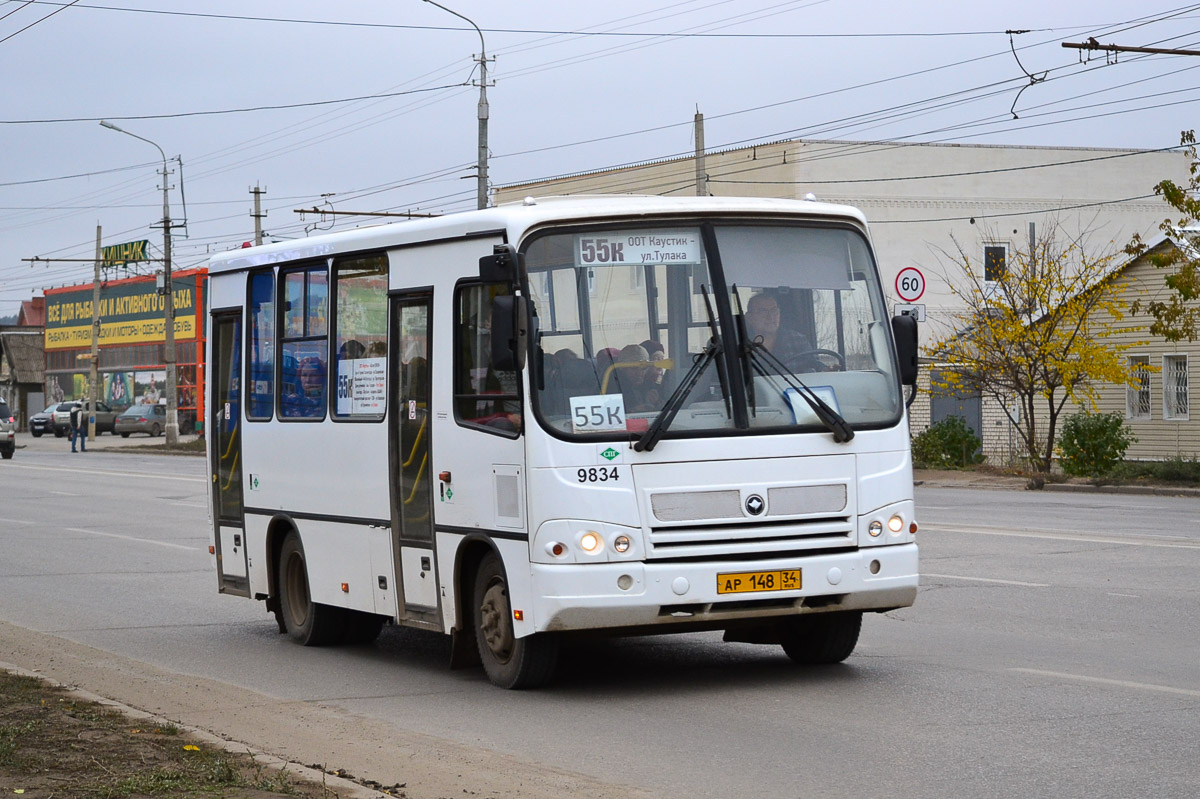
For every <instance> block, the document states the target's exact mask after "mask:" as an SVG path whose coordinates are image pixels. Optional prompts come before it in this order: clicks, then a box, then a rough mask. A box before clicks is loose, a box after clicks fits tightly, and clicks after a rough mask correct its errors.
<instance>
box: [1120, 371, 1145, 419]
mask: <svg viewBox="0 0 1200 799" xmlns="http://www.w3.org/2000/svg"><path fill="white" fill-rule="evenodd" d="M1129 370H1130V371H1131V372H1133V376H1134V381H1135V382H1134V384H1133V385H1131V386H1127V387H1126V388H1125V418H1126V419H1149V418H1150V356H1149V355H1131V356H1129Z"/></svg>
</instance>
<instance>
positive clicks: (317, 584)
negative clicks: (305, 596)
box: [297, 519, 375, 613]
mask: <svg viewBox="0 0 1200 799" xmlns="http://www.w3.org/2000/svg"><path fill="white" fill-rule="evenodd" d="M297 526H298V527H299V528H300V540H301V541H302V542H303V543H304V555H305V562H306V563H307V565H308V591H309V595H310V596H311V597H312V600H313V601H314V602H319V603H321V604H322V605H335V606H337V607H342V608H350V609H351V610H361V611H365V612H367V613H374V612H375V588H374V583H373V579H372V573H371V572H372V569H371V543H370V539H369V535H368V534H369V532H370V530H369V529H368V528H367V527H366V526H363V525H357V524H341V523H338V522H323V521H316V520H314V519H303V520H301V521H299V522H298V523H297ZM315 553H319V554H315ZM343 586H344V590H343Z"/></svg>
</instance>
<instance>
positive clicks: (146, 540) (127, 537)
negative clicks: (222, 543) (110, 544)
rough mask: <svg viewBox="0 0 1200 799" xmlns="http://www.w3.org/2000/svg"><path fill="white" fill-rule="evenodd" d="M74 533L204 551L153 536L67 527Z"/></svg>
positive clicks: (191, 550) (190, 550)
mask: <svg viewBox="0 0 1200 799" xmlns="http://www.w3.org/2000/svg"><path fill="white" fill-rule="evenodd" d="M66 529H67V530H68V531H70V532H72V533H87V534H88V535H102V536H105V537H107V538H121V539H124V540H126V541H137V542H138V543H139V544H155V545H157V546H160V547H173V548H174V549H186V550H187V551H188V552H203V551H204V550H203V549H201V548H199V547H185V546H184V545H183V544H171V543H169V542H167V541H155V540H153V539H151V538H136V537H134V536H132V535H120V534H119V533H102V532H100V531H99V530H85V529H83V528H82V527H68V528H66Z"/></svg>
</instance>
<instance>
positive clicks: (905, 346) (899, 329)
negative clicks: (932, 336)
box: [892, 315, 917, 386]
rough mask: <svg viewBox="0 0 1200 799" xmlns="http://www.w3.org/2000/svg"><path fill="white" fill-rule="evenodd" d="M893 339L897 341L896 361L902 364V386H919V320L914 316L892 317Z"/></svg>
mask: <svg viewBox="0 0 1200 799" xmlns="http://www.w3.org/2000/svg"><path fill="white" fill-rule="evenodd" d="M892 338H894V339H895V340H896V359H897V360H898V361H899V362H900V385H902V386H915V385H916V384H917V320H916V317H913V316H907V315H905V316H893V317H892Z"/></svg>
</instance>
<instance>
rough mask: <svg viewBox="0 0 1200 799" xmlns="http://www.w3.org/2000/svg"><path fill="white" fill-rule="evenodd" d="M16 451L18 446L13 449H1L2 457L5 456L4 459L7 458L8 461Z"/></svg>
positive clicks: (0, 455)
mask: <svg viewBox="0 0 1200 799" xmlns="http://www.w3.org/2000/svg"><path fill="white" fill-rule="evenodd" d="M16 451H17V448H16V447H13V448H12V449H5V450H0V458H4V460H6V461H7V460H11V459H12V456H13V453H14V452H16Z"/></svg>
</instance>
